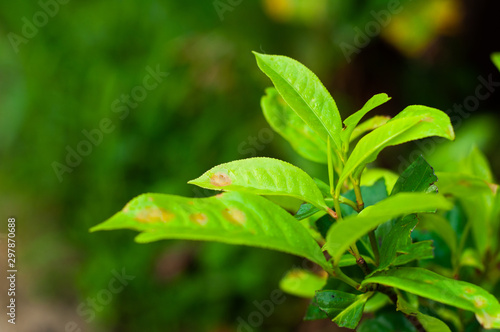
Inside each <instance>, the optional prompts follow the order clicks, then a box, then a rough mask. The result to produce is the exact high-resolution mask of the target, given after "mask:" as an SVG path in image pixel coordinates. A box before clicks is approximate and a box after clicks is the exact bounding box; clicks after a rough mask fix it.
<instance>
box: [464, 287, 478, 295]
mask: <svg viewBox="0 0 500 332" xmlns="http://www.w3.org/2000/svg"><path fill="white" fill-rule="evenodd" d="M464 291H465V293H467V294H474V293H475V292H476V290H475V289H474V288H470V287H465V289H464Z"/></svg>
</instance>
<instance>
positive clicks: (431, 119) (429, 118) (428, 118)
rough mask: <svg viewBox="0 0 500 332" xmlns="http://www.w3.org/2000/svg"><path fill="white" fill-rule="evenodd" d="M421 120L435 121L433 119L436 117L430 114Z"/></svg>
mask: <svg viewBox="0 0 500 332" xmlns="http://www.w3.org/2000/svg"><path fill="white" fill-rule="evenodd" d="M420 121H423V122H433V121H434V118H432V117H430V116H428V117H425V118H423V119H422V120H420Z"/></svg>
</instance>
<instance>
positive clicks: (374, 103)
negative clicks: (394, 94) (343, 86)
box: [340, 93, 391, 147]
mask: <svg viewBox="0 0 500 332" xmlns="http://www.w3.org/2000/svg"><path fill="white" fill-rule="evenodd" d="M390 99H391V98H390V97H389V96H388V95H387V94H385V93H379V94H377V95H375V96H373V97H371V98H370V99H369V100H368V101H367V102H366V103H365V105H363V107H362V108H361V109H360V110H359V111H357V112H355V113H354V114H352V115H351V116H349V117H348V118H347V119H345V120H344V129H343V130H342V133H341V136H340V137H341V139H342V142H343V144H344V145H345V146H347V147H348V146H349V142H350V139H351V134H352V132H353V131H354V128H356V126H357V125H358V123H359V121H361V119H362V118H363V117H364V116H365V115H366V113H368V112H370V111H371V110H373V109H374V108H376V107H378V106H380V105H382V104H384V103H386V102H388V101H389V100H390Z"/></svg>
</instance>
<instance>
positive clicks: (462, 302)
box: [361, 267, 500, 328]
mask: <svg viewBox="0 0 500 332" xmlns="http://www.w3.org/2000/svg"><path fill="white" fill-rule="evenodd" d="M372 283H375V284H382V285H386V286H389V287H395V288H398V289H401V290H404V291H406V292H409V293H412V294H415V295H418V296H422V297H425V298H428V299H431V300H433V301H437V302H441V303H444V304H448V305H451V306H454V307H457V308H460V309H464V310H469V311H472V312H474V313H475V315H476V318H477V320H478V321H479V323H481V325H482V326H483V327H484V328H500V304H499V303H498V300H497V299H496V298H495V297H494V296H493V295H491V294H490V293H488V292H487V291H485V290H484V289H482V288H481V287H479V286H476V285H473V284H470V283H468V282H464V281H459V280H455V279H449V278H445V277H443V276H440V275H439V274H436V273H434V272H431V271H429V270H426V269H422V268H417V267H401V268H394V269H391V270H388V271H383V272H379V273H377V274H376V275H374V276H372V277H370V278H367V279H365V280H364V281H363V282H362V283H361V284H362V285H363V286H366V285H368V284H372Z"/></svg>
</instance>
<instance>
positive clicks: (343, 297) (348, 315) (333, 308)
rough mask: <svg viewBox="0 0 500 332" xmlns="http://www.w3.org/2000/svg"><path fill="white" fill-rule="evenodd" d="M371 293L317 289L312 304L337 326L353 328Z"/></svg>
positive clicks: (359, 318)
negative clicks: (358, 293)
mask: <svg viewBox="0 0 500 332" xmlns="http://www.w3.org/2000/svg"><path fill="white" fill-rule="evenodd" d="M372 295H373V292H368V293H365V294H361V295H354V294H350V293H345V292H341V291H336V290H324V291H318V292H316V295H315V297H314V300H313V305H314V306H317V307H318V308H319V309H320V310H321V311H323V312H324V313H326V315H327V316H328V318H330V319H332V321H333V322H334V323H336V324H337V325H338V326H340V327H346V328H350V329H354V328H356V326H357V325H358V323H359V321H360V320H361V317H362V315H363V309H364V306H365V304H366V301H367V300H368V299H369V298H370V297H371V296H372Z"/></svg>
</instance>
